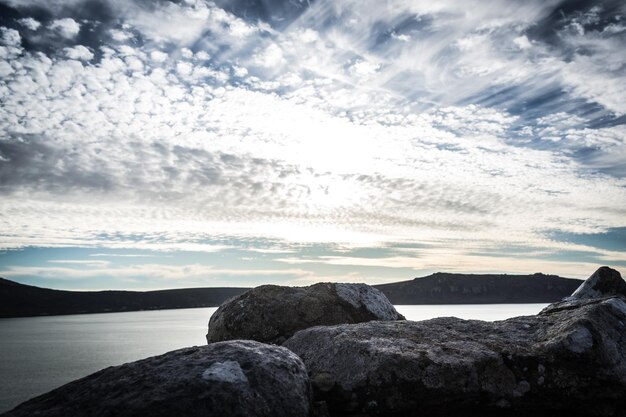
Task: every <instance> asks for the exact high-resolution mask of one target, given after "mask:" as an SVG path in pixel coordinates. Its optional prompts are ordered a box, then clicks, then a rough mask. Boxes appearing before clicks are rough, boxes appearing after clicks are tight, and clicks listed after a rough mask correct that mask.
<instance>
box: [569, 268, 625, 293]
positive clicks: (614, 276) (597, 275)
mask: <svg viewBox="0 0 626 417" xmlns="http://www.w3.org/2000/svg"><path fill="white" fill-rule="evenodd" d="M609 295H621V296H623V297H626V281H624V279H623V278H622V276H621V275H620V273H619V272H618V271H616V270H614V269H611V268H609V267H607V266H603V267H602V268H599V269H598V270H597V271H596V272H594V273H593V275H591V276H590V277H589V278H587V280H586V281H585V282H583V283H582V284H581V285H580V287H578V289H577V290H576V291H574V293H573V294H572V296H571V298H573V299H576V298H578V299H585V298H598V297H607V296H609Z"/></svg>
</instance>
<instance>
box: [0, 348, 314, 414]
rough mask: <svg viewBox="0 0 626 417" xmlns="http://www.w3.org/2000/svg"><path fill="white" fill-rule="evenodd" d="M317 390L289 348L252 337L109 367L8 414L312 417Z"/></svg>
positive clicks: (35, 399) (28, 402) (26, 403)
mask: <svg viewBox="0 0 626 417" xmlns="http://www.w3.org/2000/svg"><path fill="white" fill-rule="evenodd" d="M310 412H311V391H310V384H309V380H308V376H307V373H306V369H305V368H304V365H303V364H302V361H301V360H300V359H299V358H298V357H297V356H296V355H294V354H293V353H292V352H291V351H289V350H287V349H285V348H281V347H278V346H271V345H264V344H262V343H257V342H253V341H247V340H246V341H231V342H223V343H214V344H211V345H209V346H202V347H192V348H187V349H181V350H176V351H173V352H169V353H166V354H164V355H161V356H155V357H152V358H148V359H144V360H141V361H137V362H132V363H128V364H125V365H122V366H116V367H110V368H106V369H104V370H102V371H99V372H96V373H95V374H92V375H89V376H87V377H85V378H82V379H79V380H77V381H74V382H71V383H69V384H67V385H64V386H62V387H60V388H58V389H56V390H53V391H51V392H49V393H47V394H44V395H42V396H39V397H37V398H34V399H32V400H30V401H27V402H25V403H23V404H21V405H20V406H18V407H16V408H15V409H14V410H13V411H10V412H8V413H7V414H4V415H3V416H4V417H25V416H29V417H30V416H40V417H143V416H150V417H171V416H185V417H194V416H214V417H231V416H242V417H243V416H267V417H270V416H271V417H278V416H284V417H292V416H302V417H308V416H309V415H310Z"/></svg>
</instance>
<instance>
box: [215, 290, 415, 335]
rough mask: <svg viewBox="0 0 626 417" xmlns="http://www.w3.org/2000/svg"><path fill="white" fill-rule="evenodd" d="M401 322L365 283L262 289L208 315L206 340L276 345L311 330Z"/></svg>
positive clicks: (248, 293)
mask: <svg viewBox="0 0 626 417" xmlns="http://www.w3.org/2000/svg"><path fill="white" fill-rule="evenodd" d="M403 319H404V317H403V316H402V315H401V314H399V313H398V312H397V311H396V309H395V308H394V307H393V305H392V304H391V303H390V302H389V300H387V297H385V295H384V294H383V293H381V292H380V291H378V290H377V289H375V288H372V287H370V286H369V285H365V284H332V283H320V284H315V285H311V286H310V287H281V286H277V285H263V286H261V287H257V288H253V289H252V290H249V291H247V292H245V293H244V294H242V295H240V296H238V297H235V298H231V299H230V300H228V301H226V302H225V303H224V304H222V305H221V306H220V308H219V309H218V310H217V311H216V312H215V313H214V314H213V316H211V319H210V321H209V332H208V334H207V341H208V342H209V343H213V342H219V341H223V340H232V339H250V340H257V341H259V342H266V343H275V344H280V343H282V342H284V341H285V340H286V339H287V338H289V337H291V336H292V335H293V334H294V333H295V332H296V331H298V330H302V329H306V328H309V327H312V326H319V325H333V324H342V323H361V322H365V321H370V320H403Z"/></svg>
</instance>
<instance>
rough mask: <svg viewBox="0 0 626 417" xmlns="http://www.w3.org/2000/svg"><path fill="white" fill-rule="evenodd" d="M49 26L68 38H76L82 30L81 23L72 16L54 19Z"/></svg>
mask: <svg viewBox="0 0 626 417" xmlns="http://www.w3.org/2000/svg"><path fill="white" fill-rule="evenodd" d="M48 27H49V28H50V29H52V30H55V31H57V32H58V33H59V34H60V35H61V36H63V37H64V38H68V39H72V38H74V37H75V36H76V35H78V32H80V24H79V23H78V22H77V21H75V20H74V19H72V18H71V17H66V18H63V19H57V20H53V21H52V22H51V23H50V24H49V25H48Z"/></svg>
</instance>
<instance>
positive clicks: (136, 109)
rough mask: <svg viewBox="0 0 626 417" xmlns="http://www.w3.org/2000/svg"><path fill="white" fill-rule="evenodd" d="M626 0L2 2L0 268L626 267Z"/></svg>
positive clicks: (193, 271) (2, 271)
mask: <svg viewBox="0 0 626 417" xmlns="http://www.w3.org/2000/svg"><path fill="white" fill-rule="evenodd" d="M625 51H626V3H624V2H623V1H586V0H581V1H557V0H528V1H518V0H490V1H478V0H463V1H461V0H441V1H419V0H414V1H407V0H385V1H370V0H342V1H334V0H316V1H314V0H308V1H307V0H219V1H205V0H183V1H165V0H0V103H1V105H0V276H2V277H4V278H8V279H11V280H15V281H18V282H22V283H26V284H31V285H38V286H44V287H50V288H61V289H75V290H89V289H137V290H147V289H161V288H177V287H203V286H237V287H249V286H256V285H261V284H266V283H273V284H282V285H309V284H312V283H315V282H319V281H334V282H339V281H341V282H366V283H370V284H377V283H385V282H394V281H402V280H408V279H412V278H414V277H418V276H424V275H428V274H430V273H433V272H436V271H445V272H464V273H508V274H526V273H534V272H543V273H550V274H557V275H561V276H566V277H572V278H585V277H587V276H589V275H590V274H591V273H592V272H593V271H594V270H595V269H596V268H598V267H599V266H601V265H609V266H612V267H614V268H617V269H618V270H619V269H621V270H625V269H626V268H625V267H626V144H625V142H626V52H625Z"/></svg>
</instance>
